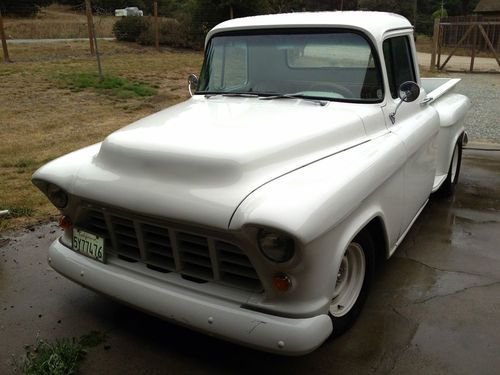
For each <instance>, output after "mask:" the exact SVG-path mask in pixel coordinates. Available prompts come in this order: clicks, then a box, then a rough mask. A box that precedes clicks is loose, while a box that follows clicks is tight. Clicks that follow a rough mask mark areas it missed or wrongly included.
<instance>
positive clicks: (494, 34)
mask: <svg viewBox="0 0 500 375" xmlns="http://www.w3.org/2000/svg"><path fill="white" fill-rule="evenodd" d="M499 46H500V18H490V19H483V18H478V17H477V16H469V17H448V18H443V19H440V18H436V19H435V20H434V33H433V37H432V56H431V66H430V68H431V69H435V68H437V69H438V70H442V69H443V68H444V67H445V66H446V64H447V63H448V62H449V61H450V59H451V58H452V57H453V56H454V55H455V54H456V53H457V51H458V50H459V49H461V50H462V51H464V50H465V51H466V52H467V54H468V55H469V56H470V66H469V71H470V72H473V71H474V60H475V58H476V54H477V52H478V51H480V50H486V51H489V52H490V53H491V54H492V55H493V57H494V58H495V60H496V62H497V64H498V66H499V67H500V60H499V53H498V50H499ZM443 47H453V49H452V50H451V52H450V53H448V54H447V55H448V56H447V57H446V59H445V60H444V62H443V63H441V55H442V49H443Z"/></svg>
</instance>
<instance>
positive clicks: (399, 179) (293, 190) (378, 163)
mask: <svg viewBox="0 0 500 375" xmlns="http://www.w3.org/2000/svg"><path fill="white" fill-rule="evenodd" d="M405 160H406V151H405V148H404V146H403V145H402V143H401V141H400V140H399V139H398V137H397V136H395V135H393V134H391V133H386V134H384V135H383V136H381V137H378V138H376V139H374V140H371V141H369V142H366V143H363V144H361V145H359V146H356V147H353V148H351V149H349V150H346V151H344V152H341V153H339V154H336V155H333V156H330V157H327V158H325V159H322V160H319V161H317V162H315V163H311V164H309V165H307V166H305V167H302V168H300V169H297V170H295V171H293V172H291V173H289V174H287V175H285V176H282V177H280V178H278V179H276V180H273V181H271V182H269V183H267V184H265V185H263V186H261V187H260V188H259V189H257V190H256V191H254V192H252V193H251V194H250V195H249V196H247V197H246V198H245V199H244V200H243V202H241V204H240V205H239V206H238V208H237V209H236V210H235V212H234V214H233V216H232V219H231V221H230V223H229V229H232V230H238V229H240V228H242V227H243V226H245V225H249V224H251V225H257V226H259V225H262V226H267V227H273V228H276V229H279V230H282V231H285V232H288V233H290V234H292V235H293V236H294V237H296V238H297V239H298V240H300V241H301V242H302V243H303V244H307V243H310V242H311V241H313V240H314V239H316V238H318V237H320V236H322V235H323V234H325V233H327V232H329V231H330V230H332V229H333V228H334V227H335V226H336V225H338V224H339V223H340V222H342V221H343V220H345V219H346V218H348V217H349V215H350V214H351V213H353V212H354V211H355V210H356V209H357V208H358V207H359V206H361V205H362V203H363V201H365V200H366V199H368V198H369V197H370V196H372V195H373V194H374V193H375V192H376V191H379V196H380V198H379V199H383V200H384V201H385V202H387V204H384V205H387V206H388V207H384V211H386V215H388V216H389V217H390V219H391V220H392V219H393V218H398V217H399V214H400V213H401V207H392V208H391V207H390V205H391V204H392V206H394V205H395V204H396V202H398V201H401V200H402V193H403V190H402V187H403V175H402V173H401V172H402V169H403V166H404V162H405ZM396 220H398V219H396ZM395 231H396V232H397V233H391V234H390V237H391V239H392V238H393V236H396V237H397V235H398V234H399V226H398V228H397V230H395Z"/></svg>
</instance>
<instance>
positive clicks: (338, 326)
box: [329, 231, 375, 337]
mask: <svg viewBox="0 0 500 375" xmlns="http://www.w3.org/2000/svg"><path fill="white" fill-rule="evenodd" d="M353 243H355V244H357V245H359V246H360V247H361V249H362V251H363V254H364V259H365V274H364V280H363V285H362V287H361V291H360V292H359V295H358V297H357V299H356V302H355V303H354V305H352V307H351V308H350V309H349V311H347V312H346V313H345V315H343V316H334V315H332V313H331V310H330V311H329V316H330V318H331V319H332V324H333V333H332V337H338V336H340V335H342V334H343V333H344V332H346V331H347V330H348V329H349V328H350V327H351V326H352V325H353V324H354V322H355V321H356V319H357V318H358V316H359V314H360V313H361V310H362V308H363V305H364V304H365V301H366V298H367V296H368V291H369V289H370V286H371V284H372V281H373V276H374V273H375V247H374V245H373V240H372V238H371V237H370V235H369V233H368V232H367V231H362V232H360V233H359V234H358V235H357V236H356V237H355V238H354V239H353V240H352V242H351V244H353ZM346 251H347V250H346ZM333 301H334V300H332V303H333Z"/></svg>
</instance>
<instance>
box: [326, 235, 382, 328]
mask: <svg viewBox="0 0 500 375" xmlns="http://www.w3.org/2000/svg"><path fill="white" fill-rule="evenodd" d="M374 265H375V259H374V246H373V241H372V239H371V237H370V236H369V234H368V233H367V232H361V233H359V234H358V235H357V236H356V237H355V238H354V239H353V240H352V242H351V243H350V244H349V246H348V247H347V249H346V251H345V253H344V256H343V257H342V261H341V264H340V268H339V271H338V273H337V278H336V283H335V288H334V292H333V296H332V300H331V302H330V308H329V315H330V318H331V319H332V323H333V336H334V337H336V336H340V335H341V334H342V333H344V332H345V331H347V329H349V328H350V327H351V326H352V325H353V323H354V322H355V321H356V319H357V317H358V315H359V313H360V312H361V309H362V307H363V305H364V303H365V300H366V297H367V295H368V289H369V287H370V284H371V281H372V278H373V273H374Z"/></svg>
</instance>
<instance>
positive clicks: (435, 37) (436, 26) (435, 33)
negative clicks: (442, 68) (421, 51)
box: [429, 17, 441, 70]
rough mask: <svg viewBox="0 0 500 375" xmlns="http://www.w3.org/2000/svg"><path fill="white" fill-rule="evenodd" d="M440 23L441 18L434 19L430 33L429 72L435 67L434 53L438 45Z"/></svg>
mask: <svg viewBox="0 0 500 375" xmlns="http://www.w3.org/2000/svg"><path fill="white" fill-rule="evenodd" d="M440 22H441V18H439V17H436V18H434V31H433V33H432V54H431V65H430V67H429V69H430V70H434V69H435V67H436V52H437V49H438V43H439V23H440Z"/></svg>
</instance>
